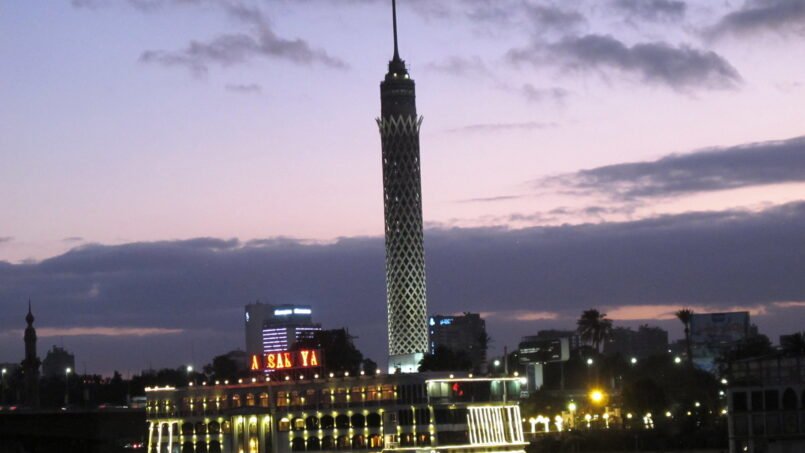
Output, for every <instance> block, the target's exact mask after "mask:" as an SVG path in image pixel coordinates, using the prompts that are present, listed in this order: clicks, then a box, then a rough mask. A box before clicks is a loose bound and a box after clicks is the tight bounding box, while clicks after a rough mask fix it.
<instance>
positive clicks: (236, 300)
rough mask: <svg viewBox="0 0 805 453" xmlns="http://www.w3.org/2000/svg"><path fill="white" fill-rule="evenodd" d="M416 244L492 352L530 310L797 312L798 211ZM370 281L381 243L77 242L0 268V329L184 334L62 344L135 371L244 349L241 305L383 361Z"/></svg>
mask: <svg viewBox="0 0 805 453" xmlns="http://www.w3.org/2000/svg"><path fill="white" fill-rule="evenodd" d="M425 237H426V247H427V259H428V261H427V265H428V285H429V287H428V290H429V308H430V311H431V312H432V313H453V312H460V311H465V310H470V311H481V312H492V315H491V316H493V317H492V318H490V319H493V320H495V321H494V323H492V324H490V326H495V327H493V330H492V331H491V332H490V334H491V335H492V337H494V338H496V341H497V342H498V343H496V344H498V345H503V344H513V343H514V342H516V341H517V338H518V337H519V336H520V335H524V334H527V333H533V330H534V329H535V328H536V327H535V324H533V323H526V322H523V321H522V320H524V319H536V318H534V316H537V315H536V314H539V313H543V314H546V313H558V314H559V317H558V320H556V321H555V325H556V323H558V325H560V326H561V325H564V326H566V327H571V326H572V319H573V317H575V316H577V314H578V312H579V310H581V309H583V308H589V307H591V306H622V305H652V304H654V305H668V304H688V305H692V306H701V305H707V306H713V307H732V306H736V305H753V306H756V305H763V304H773V303H774V302H781V301H783V302H786V301H805V280H803V279H802V275H801V274H802V272H801V269H802V257H803V256H805V203H802V202H801V203H793V204H789V205H785V206H781V207H776V208H771V209H767V210H766V211H763V212H760V213H750V212H743V211H728V212H708V213H690V214H684V215H674V216H664V217H659V218H652V219H647V220H641V221H634V222H624V223H600V224H594V225H575V226H573V225H565V226H561V227H539V228H528V229H522V230H508V229H505V228H482V229H436V230H428V231H426V235H425ZM383 269H384V264H383V239H382V238H380V237H371V238H349V239H340V240H338V241H336V242H334V243H328V244H311V243H304V242H298V241H293V240H290V239H282V238H280V239H271V240H266V241H259V242H251V243H242V242H240V241H237V240H220V239H211V238H202V239H196V240H191V241H164V242H154V243H132V244H125V245H117V246H103V245H85V246H81V247H78V248H76V249H73V250H71V251H70V252H68V253H65V254H64V255H61V256H57V257H54V258H51V259H48V260H45V261H42V262H39V263H29V264H9V263H2V262H0V304H2V310H3V313H4V316H3V317H2V318H0V332H3V331H6V332H7V331H10V330H14V329H17V330H18V329H20V328H21V327H24V321H23V318H24V315H25V309H26V306H25V303H26V301H27V299H28V297H29V296H30V297H32V299H33V302H34V308H35V312H36V315H37V325H38V326H40V327H43V328H44V327H48V328H58V327H82V328H90V327H94V328H114V327H129V328H132V329H135V331H137V329H145V328H152V329H153V328H156V329H181V330H182V331H183V333H181V334H175V335H172V336H171V339H170V344H171V345H172V346H171V347H170V348H164V347H160V348H158V347H152V346H153V345H154V344H158V343H159V342H158V341H157V340H155V339H153V338H152V337H151V336H149V335H142V336H139V337H130V338H129V337H125V338H124V337H119V338H118V337H110V338H109V339H108V340H107V339H104V340H96V341H94V342H91V341H85V340H83V339H81V338H79V337H74V338H68V340H67V346H68V347H70V348H73V349H79V348H80V349H79V350H77V351H76V352H78V353H79V355H80V358H79V359H78V360H80V361H82V362H84V361H86V362H87V363H89V364H90V367H91V368H97V367H99V366H101V364H99V363H98V362H97V361H98V360H100V359H99V358H101V357H102V358H103V360H105V361H104V362H103V366H108V367H110V368H111V367H129V369H134V370H137V369H139V368H141V367H145V366H147V364H148V363H147V362H146V360H148V361H152V362H153V364H154V365H157V366H162V365H172V366H176V364H177V363H181V361H184V360H186V358H185V357H189V356H190V351H192V350H194V351H195V354H196V358H195V360H196V363H199V362H201V361H206V360H208V359H209V357H210V356H211V355H212V354H214V353H220V352H224V351H226V350H228V349H231V348H234V347H238V346H242V345H241V343H242V341H243V331H242V328H243V325H242V314H243V311H242V310H243V305H244V304H246V303H249V302H251V301H254V300H255V299H262V300H264V301H270V302H276V303H306V304H311V305H312V306H313V307H314V310H315V311H314V313H315V317H316V319H317V320H319V321H321V322H323V323H324V325H325V327H338V326H348V327H349V328H350V331H351V332H353V333H354V334H356V335H357V336H358V337H359V339H358V344H359V346H360V347H361V348H363V349H364V350H365V352H367V353H368V354H369V355H371V356H373V357H375V358H377V359H380V360H382V358H383V355H384V354H385V350H384V345H385V333H384V330H385V322H384V320H385V316H386V312H385V286H384V271H383ZM15 313H18V316H17V315H15ZM512 314H516V316H514V315H512ZM510 315H511V316H510ZM532 315H534V316H532ZM495 316H497V317H495ZM539 316H540V319H542V318H550V317H551V316H547V315H545V316H543V315H539ZM769 316H771V315H768V316H767V317H766V318H764V322H765V323H766V324H761V327H764V328H765V327H766V326H768V327H769V328H772V329H773V328H775V325H776V324H775V323H777V322H778V319H777V318H774V319H772V318H770V317H769ZM512 317H513V318H516V319H521V321H516V320H511V319H510V318H512ZM781 317H784V316H781ZM513 318H512V319H513ZM15 331H16V330H15ZM770 333H774V332H770ZM15 338H16V337H15ZM162 338H164V336H163V337H162ZM163 341H165V340H163ZM0 343H2V345H0V353H2V355H3V356H7V357H9V359H12V358H16V356H19V355H21V353H22V341H21V340H19V341H18V342H8V341H4V342H0ZM112 345H113V346H114V348H115V349H116V351H117V354H116V355H112V354H111V348H112ZM146 347H147V348H148V349H147V350H144V349H143V348H146ZM98 351H102V352H103V351H105V352H103V354H101V353H100V352H98ZM15 354H16V355H15ZM104 354H109V355H110V356H109V357H108V358H107V357H106V355H104Z"/></svg>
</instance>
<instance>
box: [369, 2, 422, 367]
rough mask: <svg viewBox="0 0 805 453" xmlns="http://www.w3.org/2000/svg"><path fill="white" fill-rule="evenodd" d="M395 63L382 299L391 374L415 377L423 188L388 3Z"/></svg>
mask: <svg viewBox="0 0 805 453" xmlns="http://www.w3.org/2000/svg"><path fill="white" fill-rule="evenodd" d="M392 11H393V20H394V22H393V23H394V57H393V58H392V60H391V61H390V62H389V71H388V73H387V74H386V77H385V80H384V81H383V82H381V83H380V99H381V116H380V118H378V120H377V124H378V126H379V127H380V138H381V142H382V146H383V208H384V212H385V220H386V232H385V233H386V296H387V303H388V335H389V336H388V340H389V370H390V371H392V372H393V371H395V370H396V369H400V370H401V371H402V372H416V371H417V368H418V365H419V361H420V360H421V359H422V357H423V355H424V353H425V351H427V347H428V325H427V310H426V301H425V250H424V246H423V240H422V195H421V194H422V183H421V179H420V173H419V127H420V125H421V124H422V118H421V117H417V113H416V102H415V98H416V96H415V92H414V81H413V80H411V78H410V77H409V75H408V71H407V69H406V67H405V62H404V61H403V60H401V59H400V55H399V52H398V50H397V11H396V4H395V3H394V0H392Z"/></svg>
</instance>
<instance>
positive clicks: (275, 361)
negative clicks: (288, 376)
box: [250, 349, 321, 371]
mask: <svg viewBox="0 0 805 453" xmlns="http://www.w3.org/2000/svg"><path fill="white" fill-rule="evenodd" d="M320 364H321V351H319V350H318V349H302V350H300V351H281V352H269V353H267V354H262V355H257V354H254V355H252V360H251V367H250V368H251V370H252V371H260V370H292V369H295V368H313V367H317V366H320Z"/></svg>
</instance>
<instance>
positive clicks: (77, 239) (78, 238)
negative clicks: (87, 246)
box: [62, 236, 84, 242]
mask: <svg viewBox="0 0 805 453" xmlns="http://www.w3.org/2000/svg"><path fill="white" fill-rule="evenodd" d="M83 240H84V238H82V237H81V236H70V237H66V238H64V239H62V242H82V241H83Z"/></svg>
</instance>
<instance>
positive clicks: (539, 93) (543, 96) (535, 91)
mask: <svg viewBox="0 0 805 453" xmlns="http://www.w3.org/2000/svg"><path fill="white" fill-rule="evenodd" d="M520 93H521V94H522V95H523V96H524V97H525V99H526V100H527V101H528V102H535V103H541V102H545V101H551V102H556V103H558V104H561V103H563V102H564V101H565V99H566V98H567V97H568V95H569V94H570V92H569V91H567V90H566V89H564V88H560V87H552V88H536V87H534V85H531V84H530V83H526V84H524V85H523V86H522V87H521V88H520Z"/></svg>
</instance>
